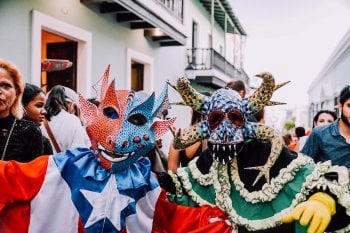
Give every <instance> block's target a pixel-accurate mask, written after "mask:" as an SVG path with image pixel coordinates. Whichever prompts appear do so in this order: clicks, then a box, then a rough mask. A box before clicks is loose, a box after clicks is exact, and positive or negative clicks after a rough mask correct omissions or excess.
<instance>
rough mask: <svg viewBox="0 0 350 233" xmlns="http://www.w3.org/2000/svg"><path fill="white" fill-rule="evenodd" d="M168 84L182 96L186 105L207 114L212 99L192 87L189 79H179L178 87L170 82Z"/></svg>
mask: <svg viewBox="0 0 350 233" xmlns="http://www.w3.org/2000/svg"><path fill="white" fill-rule="evenodd" d="M168 84H169V85H170V86H171V87H172V88H174V89H175V90H176V91H177V92H178V93H179V94H180V95H181V97H182V99H183V101H184V103H185V105H187V106H190V107H191V108H192V109H193V110H195V111H197V112H200V113H203V114H207V109H208V108H207V106H208V104H209V100H210V97H208V96H205V95H202V94H201V93H199V92H198V91H196V90H195V89H194V88H193V87H191V85H190V81H189V80H188V79H187V78H185V77H181V78H179V79H178V80H177V83H176V85H174V84H171V83H169V82H168Z"/></svg>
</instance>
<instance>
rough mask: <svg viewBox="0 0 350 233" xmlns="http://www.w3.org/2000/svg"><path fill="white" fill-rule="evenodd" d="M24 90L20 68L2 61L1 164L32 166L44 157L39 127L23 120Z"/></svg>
mask: <svg viewBox="0 0 350 233" xmlns="http://www.w3.org/2000/svg"><path fill="white" fill-rule="evenodd" d="M23 89H24V82H23V78H22V75H21V73H20V71H19V70H18V68H17V67H16V66H15V65H14V64H12V63H11V62H9V61H6V60H0V153H1V154H0V156H1V157H0V160H17V161H19V162H29V161H31V160H33V159H34V158H36V157H38V156H40V155H41V154H42V148H43V145H42V140H41V139H42V134H41V131H40V129H39V126H38V125H37V124H35V123H34V122H31V121H27V120H23V119H21V118H22V116H23V109H22V104H21V99H22V95H23Z"/></svg>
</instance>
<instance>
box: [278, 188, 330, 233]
mask: <svg viewBox="0 0 350 233" xmlns="http://www.w3.org/2000/svg"><path fill="white" fill-rule="evenodd" d="M333 214H335V201H334V199H333V198H332V197H331V196H329V195H328V194H326V193H321V192H319V193H316V194H314V195H312V196H311V197H310V198H309V199H308V200H307V201H305V202H302V203H300V204H299V205H297V206H296V207H295V209H294V210H293V211H292V212H291V213H290V214H289V215H287V216H285V217H284V218H283V219H282V222H283V223H290V222H293V221H299V222H300V225H302V226H307V225H308V224H309V227H308V230H307V232H308V233H323V232H324V231H325V230H326V228H327V226H328V224H329V223H330V221H331V217H332V215H333Z"/></svg>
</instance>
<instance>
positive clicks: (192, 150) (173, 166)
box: [168, 110, 207, 172]
mask: <svg viewBox="0 0 350 233" xmlns="http://www.w3.org/2000/svg"><path fill="white" fill-rule="evenodd" d="M202 120H203V115H202V114H200V113H199V112H196V111H193V110H192V117H191V126H192V125H195V124H197V123H198V122H201V121H202ZM206 149H207V140H201V141H198V142H196V143H194V144H193V145H191V146H189V147H187V148H185V149H184V150H177V149H175V148H174V146H173V143H171V145H170V148H169V154H168V169H169V170H171V171H172V172H176V170H177V169H178V168H179V167H185V166H187V164H188V163H189V162H190V161H191V160H192V159H193V158H195V157H196V156H199V155H200V154H201V153H202V152H203V151H205V150H206Z"/></svg>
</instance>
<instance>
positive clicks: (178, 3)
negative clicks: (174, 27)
mask: <svg viewBox="0 0 350 233" xmlns="http://www.w3.org/2000/svg"><path fill="white" fill-rule="evenodd" d="M153 1H155V2H157V3H158V4H160V5H162V6H163V7H164V8H165V9H167V10H168V11H169V12H170V13H171V14H173V15H174V16H175V17H176V18H178V19H179V20H180V21H182V18H183V0H153Z"/></svg>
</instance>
